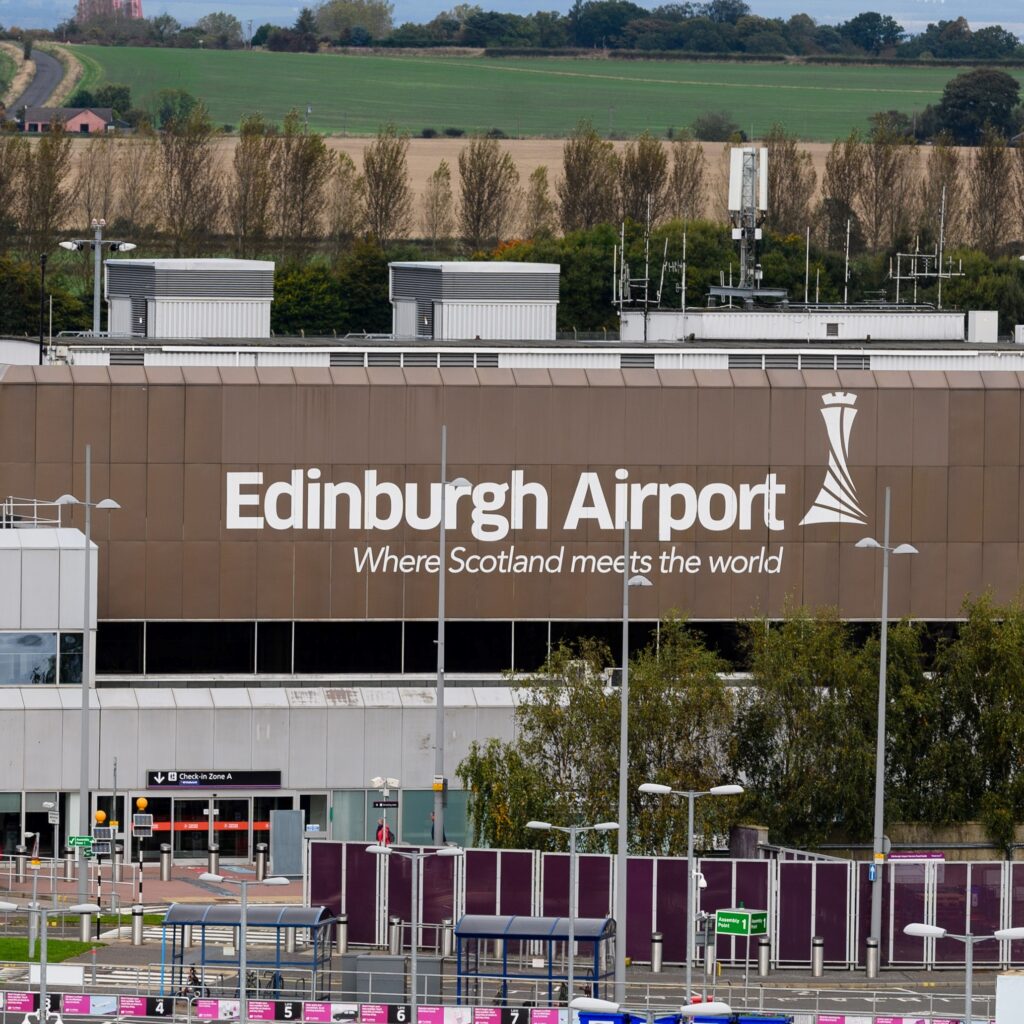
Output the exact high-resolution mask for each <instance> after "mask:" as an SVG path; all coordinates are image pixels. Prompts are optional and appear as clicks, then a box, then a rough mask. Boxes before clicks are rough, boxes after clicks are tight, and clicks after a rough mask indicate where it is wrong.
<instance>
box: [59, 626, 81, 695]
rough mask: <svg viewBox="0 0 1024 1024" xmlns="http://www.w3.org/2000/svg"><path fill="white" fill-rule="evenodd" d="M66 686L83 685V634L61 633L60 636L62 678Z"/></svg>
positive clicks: (60, 678) (62, 682)
mask: <svg viewBox="0 0 1024 1024" xmlns="http://www.w3.org/2000/svg"><path fill="white" fill-rule="evenodd" d="M59 681H60V683H61V684H62V685H65V686H75V685H81V682H82V634H81V633H61V635H60V676H59Z"/></svg>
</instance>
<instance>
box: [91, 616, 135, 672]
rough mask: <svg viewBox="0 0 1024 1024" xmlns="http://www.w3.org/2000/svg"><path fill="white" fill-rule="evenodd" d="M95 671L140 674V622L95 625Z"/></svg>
mask: <svg viewBox="0 0 1024 1024" xmlns="http://www.w3.org/2000/svg"><path fill="white" fill-rule="evenodd" d="M96 671H97V672H102V673H105V674H106V673H109V674H114V673H125V674H131V675H141V674H142V623H141V622H100V623H98V624H97V626H96Z"/></svg>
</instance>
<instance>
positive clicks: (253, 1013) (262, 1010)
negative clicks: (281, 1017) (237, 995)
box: [248, 999, 274, 1020]
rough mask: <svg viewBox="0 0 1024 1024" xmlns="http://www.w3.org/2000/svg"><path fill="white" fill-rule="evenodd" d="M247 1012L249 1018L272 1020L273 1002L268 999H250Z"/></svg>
mask: <svg viewBox="0 0 1024 1024" xmlns="http://www.w3.org/2000/svg"><path fill="white" fill-rule="evenodd" d="M248 1014H249V1020H273V1019H274V1004H273V1003H272V1002H270V1001H269V1000H268V999H250V1000H249V1007H248Z"/></svg>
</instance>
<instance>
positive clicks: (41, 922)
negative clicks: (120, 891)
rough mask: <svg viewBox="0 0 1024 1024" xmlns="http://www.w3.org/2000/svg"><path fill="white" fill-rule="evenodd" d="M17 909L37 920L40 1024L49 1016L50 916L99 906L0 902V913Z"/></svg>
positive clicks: (94, 909)
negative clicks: (49, 905)
mask: <svg viewBox="0 0 1024 1024" xmlns="http://www.w3.org/2000/svg"><path fill="white" fill-rule="evenodd" d="M19 910H27V911H28V912H29V914H30V915H32V916H33V918H34V919H35V920H36V921H37V925H36V928H37V930H38V932H39V1013H38V1015H37V1018H36V1019H37V1020H38V1021H39V1022H40V1024H45V1022H46V1020H47V1019H48V1018H49V1016H50V1009H49V1007H48V1006H47V1005H46V1003H47V998H46V968H47V965H48V961H47V949H46V938H47V936H46V932H47V928H48V925H49V919H50V918H51V917H61V916H63V915H66V914H98V913H99V912H100V908H99V906H98V905H97V904H96V903H76V904H74V905H73V906H70V907H67V908H64V909H58V908H57V907H41V906H39V904H38V903H36V904H35V905H34V906H30V907H23V906H19V905H18V904H17V903H6V902H2V903H0V914H10V913H12V912H16V911H19Z"/></svg>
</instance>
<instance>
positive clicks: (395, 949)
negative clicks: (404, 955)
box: [388, 917, 402, 956]
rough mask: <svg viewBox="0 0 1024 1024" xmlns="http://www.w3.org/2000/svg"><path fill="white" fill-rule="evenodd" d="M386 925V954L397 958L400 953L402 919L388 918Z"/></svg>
mask: <svg viewBox="0 0 1024 1024" xmlns="http://www.w3.org/2000/svg"><path fill="white" fill-rule="evenodd" d="M388 925H389V927H388V952H389V953H390V954H391V955H392V956H398V955H399V954H400V953H401V952H402V919H401V918H400V917H392V918H389V919H388Z"/></svg>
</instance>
